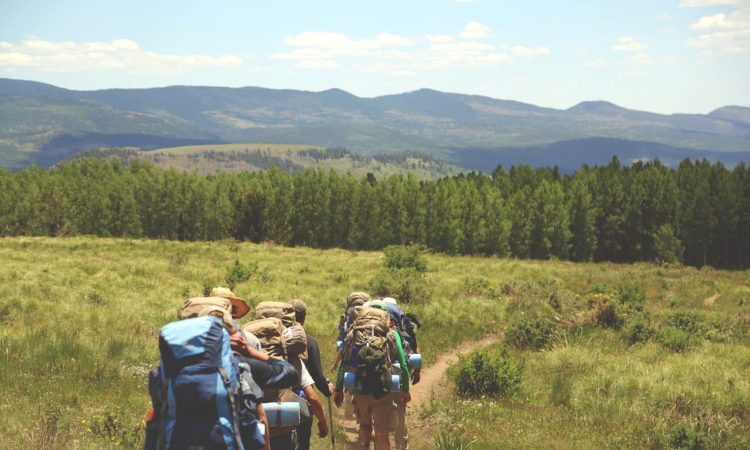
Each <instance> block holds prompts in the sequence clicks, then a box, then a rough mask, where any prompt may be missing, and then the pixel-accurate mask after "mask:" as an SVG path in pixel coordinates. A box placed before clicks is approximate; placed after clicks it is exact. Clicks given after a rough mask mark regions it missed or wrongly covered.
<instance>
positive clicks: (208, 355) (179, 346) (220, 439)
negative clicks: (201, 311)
mask: <svg viewBox="0 0 750 450" xmlns="http://www.w3.org/2000/svg"><path fill="white" fill-rule="evenodd" d="M159 351H160V352H161V366H160V371H159V372H160V375H161V382H162V395H163V401H162V404H161V411H160V415H161V419H162V420H161V421H160V425H161V427H160V430H159V443H158V447H159V448H163V449H183V448H189V447H200V448H205V449H206V450H208V449H222V450H223V449H226V450H243V445H242V440H241V438H240V434H239V426H238V423H239V422H238V413H237V405H236V402H237V398H238V396H237V393H238V389H239V376H238V374H239V369H238V365H237V360H236V359H235V358H234V357H233V356H232V351H231V348H230V345H229V333H228V332H227V331H226V329H225V328H224V327H223V326H222V323H221V319H219V318H217V317H213V316H203V317H198V318H195V319H186V320H180V321H177V322H172V323H170V324H168V325H165V326H164V327H163V328H162V329H161V333H160V335H159Z"/></svg>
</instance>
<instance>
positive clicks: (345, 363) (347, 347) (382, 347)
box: [333, 300, 411, 450]
mask: <svg viewBox="0 0 750 450" xmlns="http://www.w3.org/2000/svg"><path fill="white" fill-rule="evenodd" d="M342 353H343V357H342V362H341V365H340V366H339V370H338V374H337V377H336V387H335V392H334V394H333V399H334V403H335V404H336V406H339V407H340V406H341V405H342V404H343V401H344V392H343V389H344V385H345V383H347V384H348V385H349V386H350V387H351V389H352V390H353V391H354V392H353V393H354V407H355V412H356V415H357V420H358V422H359V440H360V443H361V444H363V445H364V446H365V447H366V446H368V445H369V443H370V441H371V439H372V433H373V430H374V432H375V442H374V444H375V448H376V449H377V450H389V449H390V440H389V433H390V432H392V431H393V430H394V429H395V426H396V420H397V417H396V403H395V402H396V398H395V397H400V399H399V400H400V401H401V402H403V403H404V404H406V403H408V402H409V401H410V400H411V395H410V394H409V368H408V366H407V363H406V359H405V356H404V352H403V347H402V345H401V338H400V335H399V333H398V331H397V330H395V329H393V328H391V327H390V317H389V315H388V313H387V312H386V306H385V303H383V301H381V300H376V301H372V302H371V303H370V305H369V306H368V307H358V309H357V312H356V315H355V316H354V320H353V322H352V323H351V325H350V327H349V331H348V333H347V335H346V338H345V341H344V349H343V352H342ZM392 361H397V362H398V363H399V369H400V374H398V375H393V374H392V368H393V366H392ZM394 391H396V392H394Z"/></svg>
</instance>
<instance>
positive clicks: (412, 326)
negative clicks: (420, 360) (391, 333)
mask: <svg viewBox="0 0 750 450" xmlns="http://www.w3.org/2000/svg"><path fill="white" fill-rule="evenodd" d="M385 308H386V310H387V311H388V315H389V316H390V318H391V325H392V326H393V327H394V328H396V331H398V334H399V336H401V343H402V345H403V347H404V353H405V354H406V355H407V358H408V355H409V354H411V353H414V352H416V350H417V335H416V331H417V328H419V327H420V326H421V324H420V323H419V319H418V318H417V316H415V315H414V314H406V313H404V310H403V309H401V308H400V307H398V306H397V305H391V304H386V305H385Z"/></svg>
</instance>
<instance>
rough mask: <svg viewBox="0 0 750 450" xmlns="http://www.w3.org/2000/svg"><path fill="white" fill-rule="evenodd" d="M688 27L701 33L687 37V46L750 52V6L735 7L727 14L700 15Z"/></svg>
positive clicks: (741, 52) (743, 52) (724, 51)
mask: <svg viewBox="0 0 750 450" xmlns="http://www.w3.org/2000/svg"><path fill="white" fill-rule="evenodd" d="M749 1H750V0H749ZM690 29H692V30H695V31H698V32H700V33H701V34H699V35H698V36H697V37H694V38H691V39H688V40H687V42H686V43H685V45H687V46H688V47H696V48H703V49H708V48H715V49H717V50H719V51H720V52H722V53H730V54H750V7H748V8H741V9H737V10H734V11H732V12H731V13H729V14H724V13H721V14H715V15H713V16H704V17H701V18H700V19H698V21H697V22H695V23H694V24H692V25H691V26H690Z"/></svg>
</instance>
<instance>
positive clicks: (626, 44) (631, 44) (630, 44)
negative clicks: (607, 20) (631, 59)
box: [612, 37, 648, 52]
mask: <svg viewBox="0 0 750 450" xmlns="http://www.w3.org/2000/svg"><path fill="white" fill-rule="evenodd" d="M617 42H619V44H615V45H613V46H612V49H614V50H620V51H626V52H634V51H638V50H645V49H647V48H648V45H647V44H641V43H640V42H638V41H636V40H635V39H634V38H632V37H621V38H619V39H617Z"/></svg>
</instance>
